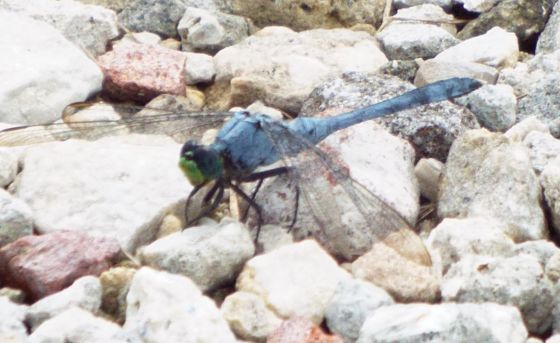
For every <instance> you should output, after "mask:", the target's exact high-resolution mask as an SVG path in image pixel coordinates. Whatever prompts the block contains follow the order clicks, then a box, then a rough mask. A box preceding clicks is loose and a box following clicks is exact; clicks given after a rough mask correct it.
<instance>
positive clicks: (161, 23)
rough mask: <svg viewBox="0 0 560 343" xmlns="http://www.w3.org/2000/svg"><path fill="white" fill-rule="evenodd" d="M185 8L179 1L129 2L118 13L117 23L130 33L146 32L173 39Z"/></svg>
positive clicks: (141, 0) (145, 0)
mask: <svg viewBox="0 0 560 343" xmlns="http://www.w3.org/2000/svg"><path fill="white" fill-rule="evenodd" d="M186 8H187V5H185V4H184V2H183V1H180V0H137V1H131V2H129V3H127V5H126V6H125V8H124V9H123V10H122V11H121V12H120V13H119V22H121V23H122V24H123V25H124V26H125V27H126V28H128V29H129V30H130V31H136V32H142V31H148V32H153V33H157V34H158V35H160V36H163V37H175V36H177V23H179V20H180V19H181V16H182V15H183V13H185V10H186Z"/></svg>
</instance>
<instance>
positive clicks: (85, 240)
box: [0, 231, 121, 300]
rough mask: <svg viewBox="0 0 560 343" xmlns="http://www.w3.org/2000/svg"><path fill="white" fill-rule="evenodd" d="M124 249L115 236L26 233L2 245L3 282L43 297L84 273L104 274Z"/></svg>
mask: <svg viewBox="0 0 560 343" xmlns="http://www.w3.org/2000/svg"><path fill="white" fill-rule="evenodd" d="M120 251H121V249H120V246H119V243H118V242H117V241H116V240H115V239H112V238H101V237H91V236H89V235H87V234H85V233H83V232H78V231H59V232H53V233H49V234H45V235H41V236H25V237H22V238H20V239H18V240H17V241H15V242H12V243H10V244H8V245H6V246H4V247H2V249H0V282H1V283H2V285H8V286H12V287H17V288H21V289H23V290H25V291H27V292H28V294H29V295H31V297H32V298H33V299H35V300H36V299H40V298H42V297H44V296H46V295H49V294H52V293H56V292H58V291H60V290H62V289H64V288H66V287H68V286H70V285H71V284H72V283H73V282H74V280H76V279H78V278H80V277H82V276H84V275H95V276H97V275H99V274H101V273H102V272H103V271H105V270H107V269H109V268H110V267H111V266H112V265H113V264H114V262H115V261H116V259H117V257H118V256H119V253H120Z"/></svg>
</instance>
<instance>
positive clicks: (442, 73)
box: [414, 59, 498, 87]
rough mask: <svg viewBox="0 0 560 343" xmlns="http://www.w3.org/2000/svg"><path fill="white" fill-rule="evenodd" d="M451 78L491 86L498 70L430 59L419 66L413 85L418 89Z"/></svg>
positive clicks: (472, 63) (484, 66)
mask: <svg viewBox="0 0 560 343" xmlns="http://www.w3.org/2000/svg"><path fill="white" fill-rule="evenodd" d="M452 77H470V78H473V79H477V80H480V81H484V82H486V83H490V84H493V83H495V82H496V80H497V78H498V69H496V68H494V67H490V66H487V65H484V64H481V63H474V62H461V61H438V60H434V59H431V60H428V61H425V62H423V63H421V64H420V68H418V73H416V76H415V78H414V85H415V86H416V87H420V86H424V85H427V84H428V83H432V82H436V81H439V80H445V79H450V78H452Z"/></svg>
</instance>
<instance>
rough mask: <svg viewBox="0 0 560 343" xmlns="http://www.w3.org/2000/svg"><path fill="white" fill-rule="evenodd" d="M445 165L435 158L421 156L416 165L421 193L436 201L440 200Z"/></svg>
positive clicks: (415, 170)
mask: <svg viewBox="0 0 560 343" xmlns="http://www.w3.org/2000/svg"><path fill="white" fill-rule="evenodd" d="M443 167H444V164H443V163H441V162H440V161H438V160H436V159H435V158H421V159H420V160H419V161H418V163H416V166H415V167H414V175H415V176H416V179H417V180H418V186H419V187H420V194H422V195H423V196H424V197H425V198H426V199H428V200H430V201H431V202H434V203H435V202H437V200H438V193H439V179H440V177H441V175H442V173H443Z"/></svg>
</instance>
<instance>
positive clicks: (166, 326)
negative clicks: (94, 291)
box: [124, 267, 236, 343]
mask: <svg viewBox="0 0 560 343" xmlns="http://www.w3.org/2000/svg"><path fill="white" fill-rule="evenodd" d="M124 329H125V330H127V331H129V332H134V333H136V334H138V335H140V336H142V339H143V341H144V342H183V343H194V342H205V343H214V342H215V343H227V342H232V343H234V342H236V340H235V337H234V336H233V333H232V332H231V331H230V329H229V327H228V324H227V322H226V321H225V320H224V318H222V315H221V314H220V311H219V310H218V308H217V307H216V305H215V304H214V302H213V301H212V300H211V299H210V298H208V297H205V296H204V295H202V293H201V292H200V290H199V289H198V288H197V287H196V285H195V284H194V283H193V282H192V281H191V280H189V279H188V278H186V277H184V276H180V275H174V274H169V273H166V272H160V271H156V270H154V269H151V268H148V267H143V268H142V269H140V270H139V271H138V272H136V274H135V275H134V278H133V279H132V284H131V285H130V289H129V291H128V295H127V309H126V322H125V324H124Z"/></svg>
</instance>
